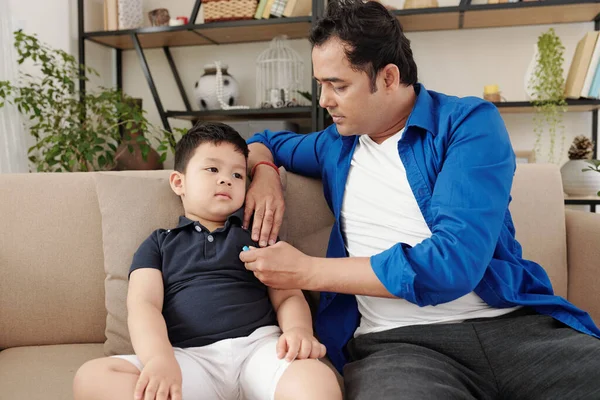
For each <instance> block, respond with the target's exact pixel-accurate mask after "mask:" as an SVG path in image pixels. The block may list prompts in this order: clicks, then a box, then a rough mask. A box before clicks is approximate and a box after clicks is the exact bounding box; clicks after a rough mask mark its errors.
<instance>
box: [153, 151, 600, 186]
mask: <svg viewBox="0 0 600 400" xmlns="http://www.w3.org/2000/svg"><path fill="white" fill-rule="evenodd" d="M166 159H167V153H162V154H161V155H160V162H161V163H164V162H165V160H166ZM598 195H600V193H599V194H598Z"/></svg>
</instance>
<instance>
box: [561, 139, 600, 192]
mask: <svg viewBox="0 0 600 400" xmlns="http://www.w3.org/2000/svg"><path fill="white" fill-rule="evenodd" d="M593 153H594V142H592V140H591V139H590V138H588V137H586V136H583V135H579V136H576V137H575V138H574V139H573V143H572V144H571V147H569V161H567V163H565V165H563V166H562V168H561V169H560V173H561V176H562V181H563V189H564V191H565V193H567V194H569V195H572V196H592V195H594V194H598V196H600V192H598V189H600V175H596V174H593V175H591V174H586V173H585V172H589V171H596V172H598V173H600V161H599V160H592V155H593Z"/></svg>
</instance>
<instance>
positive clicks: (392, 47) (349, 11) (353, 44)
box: [309, 0, 417, 92]
mask: <svg viewBox="0 0 600 400" xmlns="http://www.w3.org/2000/svg"><path fill="white" fill-rule="evenodd" d="M332 37H337V38H339V39H340V40H341V41H342V42H343V43H344V44H346V45H347V46H346V49H345V51H346V57H347V58H348V61H349V62H350V65H351V66H352V68H354V69H356V70H358V71H364V72H366V73H367V75H368V76H369V78H370V79H371V92H375V91H376V90H377V87H376V84H375V83H376V78H377V73H378V72H379V71H381V69H383V67H385V66H386V65H388V64H395V65H396V66H397V67H398V69H399V70H400V81H401V82H402V83H404V84H405V85H407V86H408V85H414V84H416V83H417V64H416V63H415V60H414V59H413V54H412V50H411V48H410V41H409V40H408V39H407V38H406V36H404V33H403V32H402V26H401V25H400V22H399V21H398V20H397V19H396V17H395V16H394V15H392V14H391V13H390V12H389V11H388V10H387V9H386V8H385V7H384V6H383V5H382V4H380V3H378V2H377V1H368V2H366V3H365V2H364V1H363V0H330V1H329V3H328V5H327V10H326V11H325V15H324V16H323V18H321V19H320V20H318V21H317V22H316V24H315V26H314V27H313V28H312V30H311V33H310V38H309V39H310V43H311V44H312V45H313V47H314V46H317V47H318V46H321V45H322V44H324V43H325V42H327V41H328V40H329V39H331V38H332Z"/></svg>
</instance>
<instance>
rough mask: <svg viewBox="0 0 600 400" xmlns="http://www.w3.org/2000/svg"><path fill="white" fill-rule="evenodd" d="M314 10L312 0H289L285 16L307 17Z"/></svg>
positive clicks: (284, 11) (284, 12)
mask: <svg viewBox="0 0 600 400" xmlns="http://www.w3.org/2000/svg"><path fill="white" fill-rule="evenodd" d="M311 12H312V0H288V1H287V4H286V5H285V9H284V10H283V16H284V17H305V16H308V15H310V14H311Z"/></svg>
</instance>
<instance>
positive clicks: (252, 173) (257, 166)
mask: <svg viewBox="0 0 600 400" xmlns="http://www.w3.org/2000/svg"><path fill="white" fill-rule="evenodd" d="M264 167H268V168H264ZM267 169H270V170H271V171H272V172H275V173H276V174H277V175H279V168H277V165H275V164H274V163H272V162H270V161H259V162H257V163H256V164H254V167H252V170H251V171H250V179H253V178H254V177H255V176H256V174H257V172H258V171H259V170H260V171H265V170H267Z"/></svg>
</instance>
